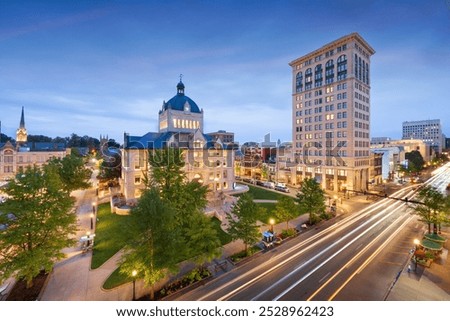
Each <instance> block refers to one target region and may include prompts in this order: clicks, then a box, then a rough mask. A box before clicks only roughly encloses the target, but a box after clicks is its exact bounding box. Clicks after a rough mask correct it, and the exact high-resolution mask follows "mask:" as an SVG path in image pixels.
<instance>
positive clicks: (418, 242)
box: [414, 239, 420, 272]
mask: <svg viewBox="0 0 450 321" xmlns="http://www.w3.org/2000/svg"><path fill="white" fill-rule="evenodd" d="M419 244H420V241H419V240H418V239H414V272H416V271H417V256H416V252H417V248H418V246H419Z"/></svg>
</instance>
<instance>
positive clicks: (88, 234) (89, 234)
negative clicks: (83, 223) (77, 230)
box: [86, 231, 91, 247]
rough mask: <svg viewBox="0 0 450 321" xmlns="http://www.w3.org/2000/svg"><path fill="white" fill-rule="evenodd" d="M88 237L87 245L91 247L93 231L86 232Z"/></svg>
mask: <svg viewBox="0 0 450 321" xmlns="http://www.w3.org/2000/svg"><path fill="white" fill-rule="evenodd" d="M86 238H87V243H86V246H87V247H89V245H91V232H90V231H87V232H86Z"/></svg>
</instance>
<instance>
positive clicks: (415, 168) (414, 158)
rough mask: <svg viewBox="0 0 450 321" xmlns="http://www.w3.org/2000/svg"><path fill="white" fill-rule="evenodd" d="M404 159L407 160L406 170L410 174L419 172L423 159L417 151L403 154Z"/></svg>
mask: <svg viewBox="0 0 450 321" xmlns="http://www.w3.org/2000/svg"><path fill="white" fill-rule="evenodd" d="M405 159H407V160H408V169H409V171H410V172H412V173H417V172H420V171H421V170H422V169H423V165H424V164H425V162H424V160H423V157H422V155H421V154H420V152H419V151H418V150H413V151H411V152H409V153H405Z"/></svg>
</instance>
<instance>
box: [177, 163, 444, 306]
mask: <svg viewBox="0 0 450 321" xmlns="http://www.w3.org/2000/svg"><path fill="white" fill-rule="evenodd" d="M449 181H450V166H446V167H445V168H443V169H442V170H440V171H439V172H436V173H435V176H433V177H432V178H431V179H430V180H429V181H428V182H427V183H429V184H433V185H434V186H437V187H438V188H440V189H441V188H445V187H443V186H446V185H447V184H448V182H449ZM414 193H416V191H415V187H414V186H409V187H406V188H403V189H401V190H399V191H397V192H396V193H394V194H393V195H391V197H398V198H402V199H404V198H405V197H408V198H409V199H411V198H412V197H413V196H414ZM422 228H423V224H422V223H418V222H417V217H415V216H414V215H411V209H410V208H409V207H408V205H407V204H406V203H405V202H401V201H398V200H392V199H382V200H380V201H378V202H376V203H373V204H371V205H370V206H368V207H367V208H365V209H363V210H361V211H359V212H357V213H353V214H351V215H349V216H346V217H345V218H340V219H335V220H331V221H328V222H325V223H324V224H323V225H321V226H319V227H318V229H313V230H310V231H307V232H305V233H303V234H301V235H300V236H298V237H296V238H294V239H293V240H291V241H289V242H286V243H285V244H282V245H281V246H279V247H277V248H275V249H273V250H271V251H269V252H266V253H263V254H262V255H260V256H258V257H256V258H254V259H253V260H252V261H250V262H247V263H246V264H244V265H242V266H238V267H236V268H234V269H233V270H231V271H230V272H228V273H226V274H224V275H222V276H221V277H219V278H217V279H215V280H213V281H211V282H209V283H207V284H205V285H204V286H202V287H199V288H197V289H195V290H193V291H191V292H189V293H187V294H185V295H183V296H182V297H179V298H178V300H213V301H214V300H239V301H250V300H258V301H260V300H265V301H272V300H275V301H277V300H282V301H284V300H287V301H289V300H295V301H298V300H384V298H385V297H386V295H387V294H388V293H389V289H390V288H391V286H392V284H393V282H394V281H395V279H396V277H397V275H398V273H399V271H401V270H402V268H403V267H404V266H405V264H407V262H408V260H409V257H410V255H411V254H410V252H409V251H410V250H411V249H412V247H413V246H414V245H413V239H414V238H415V237H419V235H420V233H421V229H422Z"/></svg>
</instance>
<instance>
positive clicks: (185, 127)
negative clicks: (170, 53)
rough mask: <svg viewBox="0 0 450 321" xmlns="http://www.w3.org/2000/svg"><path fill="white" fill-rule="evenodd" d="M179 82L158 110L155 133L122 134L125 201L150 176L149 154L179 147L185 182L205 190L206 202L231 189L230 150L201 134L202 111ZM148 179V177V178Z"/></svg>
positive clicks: (136, 193) (138, 193)
mask: <svg viewBox="0 0 450 321" xmlns="http://www.w3.org/2000/svg"><path fill="white" fill-rule="evenodd" d="M184 89H185V86H184V84H183V83H182V82H181V81H180V82H179V83H178V85H177V94H176V95H175V96H174V97H173V98H171V99H170V100H169V101H168V102H164V103H163V105H162V108H161V110H160V111H159V131H158V132H149V133H147V134H145V135H144V136H131V135H129V134H127V133H125V135H124V144H123V148H122V174H121V175H122V176H121V179H120V186H121V192H122V194H123V196H124V197H125V200H126V201H127V202H130V203H133V202H135V201H136V200H137V199H138V198H139V197H140V196H141V193H142V190H143V189H144V188H145V184H144V178H145V177H149V175H151V171H150V167H149V158H148V157H149V153H151V152H152V151H153V150H156V149H163V148H168V147H170V148H180V149H182V150H183V153H182V155H183V158H184V162H185V167H184V172H185V174H186V177H187V179H188V180H190V181H192V180H197V181H198V182H199V183H201V184H203V185H205V186H207V187H208V190H209V194H208V198H209V199H210V200H216V199H218V198H220V197H221V195H222V193H226V192H231V191H233V190H234V187H235V185H234V183H235V178H234V177H235V176H234V150H233V148H232V146H230V148H227V146H226V145H225V144H223V143H221V142H220V141H217V140H215V139H213V138H212V137H211V136H209V135H207V134H204V133H203V110H202V109H200V108H199V107H198V106H197V104H196V103H195V102H194V101H193V100H192V99H190V98H189V97H187V96H186V95H185V94H184ZM149 178H151V177H149Z"/></svg>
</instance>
